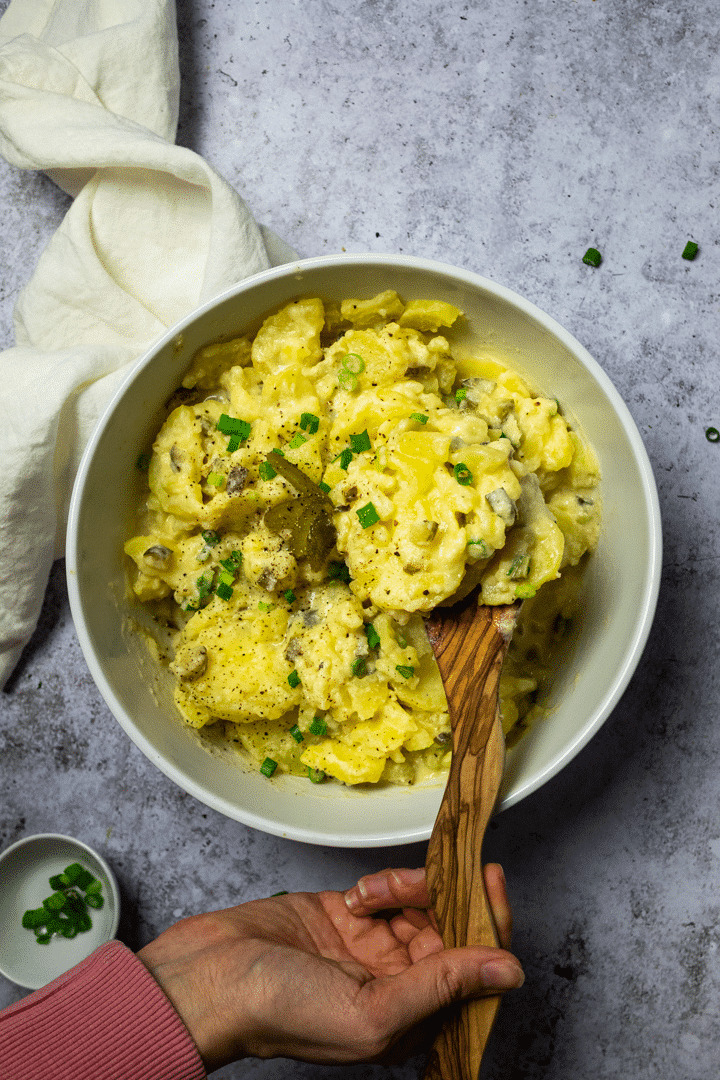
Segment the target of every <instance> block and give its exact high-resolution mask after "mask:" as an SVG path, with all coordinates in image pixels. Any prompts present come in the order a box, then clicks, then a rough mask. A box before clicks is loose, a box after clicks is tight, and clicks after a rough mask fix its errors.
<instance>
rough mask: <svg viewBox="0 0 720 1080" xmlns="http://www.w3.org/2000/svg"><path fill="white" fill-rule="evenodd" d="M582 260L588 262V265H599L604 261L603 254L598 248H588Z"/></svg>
mask: <svg viewBox="0 0 720 1080" xmlns="http://www.w3.org/2000/svg"><path fill="white" fill-rule="evenodd" d="M582 261H583V262H584V263H587V265H588V266H599V265H600V263H601V262H602V255H601V254H600V252H599V251H598V249H597V248H588V249H587V251H586V252H585V254H584V255H583V258H582Z"/></svg>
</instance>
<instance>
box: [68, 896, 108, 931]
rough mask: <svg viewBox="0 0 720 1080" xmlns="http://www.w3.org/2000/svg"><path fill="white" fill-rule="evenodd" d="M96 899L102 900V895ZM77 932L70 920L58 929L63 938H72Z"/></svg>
mask: <svg viewBox="0 0 720 1080" xmlns="http://www.w3.org/2000/svg"><path fill="white" fill-rule="evenodd" d="M97 899H98V900H102V897H101V896H99V897H98V898H97ZM77 932H78V928H77V926H76V925H75V924H74V923H71V922H66V923H65V924H64V925H63V926H62V927H61V929H60V933H61V934H62V936H63V937H64V938H74V937H75V936H76V934H77Z"/></svg>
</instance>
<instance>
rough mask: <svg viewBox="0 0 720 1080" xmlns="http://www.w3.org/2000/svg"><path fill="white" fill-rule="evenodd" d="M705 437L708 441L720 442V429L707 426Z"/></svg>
mask: <svg viewBox="0 0 720 1080" xmlns="http://www.w3.org/2000/svg"><path fill="white" fill-rule="evenodd" d="M705 438H706V439H707V441H708V442H720V431H718V429H717V428H716V427H709V428H705Z"/></svg>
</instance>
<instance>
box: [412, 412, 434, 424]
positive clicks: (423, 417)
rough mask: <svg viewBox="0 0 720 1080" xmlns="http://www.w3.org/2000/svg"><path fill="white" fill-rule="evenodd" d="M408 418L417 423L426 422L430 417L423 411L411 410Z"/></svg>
mask: <svg viewBox="0 0 720 1080" xmlns="http://www.w3.org/2000/svg"><path fill="white" fill-rule="evenodd" d="M410 419H411V420H417V422H418V424H427V422H428V420H429V419H430V417H429V416H426V415H425V413H421V412H411V413H410Z"/></svg>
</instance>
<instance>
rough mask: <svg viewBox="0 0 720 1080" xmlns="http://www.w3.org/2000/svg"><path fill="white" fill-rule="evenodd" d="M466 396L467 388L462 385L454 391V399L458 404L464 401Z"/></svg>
mask: <svg viewBox="0 0 720 1080" xmlns="http://www.w3.org/2000/svg"><path fill="white" fill-rule="evenodd" d="M466 397H467V390H466V389H465V387H464V386H461V387H460V388H459V389H458V390H456V391H455V400H456V401H457V402H458V404H459V403H460V402H461V401H464V400H465V398H466Z"/></svg>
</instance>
